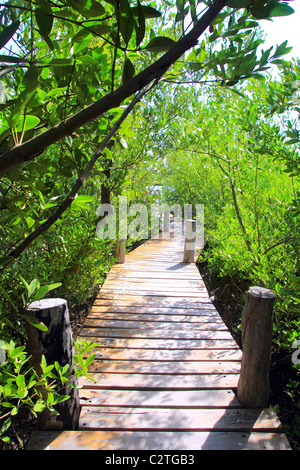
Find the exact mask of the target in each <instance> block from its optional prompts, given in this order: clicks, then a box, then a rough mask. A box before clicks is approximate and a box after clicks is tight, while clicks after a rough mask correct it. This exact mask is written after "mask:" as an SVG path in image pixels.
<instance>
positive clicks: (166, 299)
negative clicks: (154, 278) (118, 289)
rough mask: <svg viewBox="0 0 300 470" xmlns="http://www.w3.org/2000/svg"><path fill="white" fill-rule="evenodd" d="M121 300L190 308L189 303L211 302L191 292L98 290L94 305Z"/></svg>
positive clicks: (200, 304) (132, 302)
mask: <svg viewBox="0 0 300 470" xmlns="http://www.w3.org/2000/svg"><path fill="white" fill-rule="evenodd" d="M109 301H110V302H112V301H114V302H121V303H125V304H126V303H128V304H129V305H137V306H139V305H145V304H146V305H155V306H156V307H161V306H169V307H174V306H177V307H183V308H191V307H189V305H190V304H196V305H197V306H198V307H200V306H202V305H203V304H212V302H211V300H210V299H209V298H208V297H206V296H205V295H198V294H193V296H189V297H188V298H187V297H186V296H183V295H180V296H170V295H163V294H162V295H154V294H151V293H149V292H148V293H147V294H141V295H136V293H135V294H131V295H129V294H128V293H127V294H126V295H125V294H124V293H119V294H116V293H108V292H101V291H100V292H99V294H98V296H97V298H96V300H95V305H101V304H102V305H104V302H109Z"/></svg>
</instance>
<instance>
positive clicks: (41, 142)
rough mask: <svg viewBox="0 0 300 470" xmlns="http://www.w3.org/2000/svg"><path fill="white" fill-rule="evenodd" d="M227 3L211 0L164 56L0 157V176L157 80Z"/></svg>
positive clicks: (223, 0) (225, 1)
mask: <svg viewBox="0 0 300 470" xmlns="http://www.w3.org/2000/svg"><path fill="white" fill-rule="evenodd" d="M226 3H227V0H215V1H214V2H213V3H212V4H211V6H210V7H208V9H207V11H206V12H205V13H204V15H203V16H202V17H201V18H200V20H199V21H198V23H197V24H196V26H194V28H193V29H192V30H191V31H190V32H189V33H188V34H187V35H186V36H184V37H183V38H182V39H180V40H179V41H178V42H177V43H176V44H175V45H174V46H173V47H172V48H171V49H169V51H168V52H166V53H165V54H164V55H163V56H162V57H160V58H159V59H158V60H157V61H156V62H154V63H153V64H152V65H150V66H149V67H147V68H146V69H145V70H143V71H142V72H140V73H139V74H138V75H136V76H135V77H133V78H131V79H130V80H128V82H126V84H124V85H122V86H120V87H119V88H118V89H117V90H115V91H114V92H113V93H110V94H107V95H106V96H104V97H103V98H101V99H100V100H98V101H96V102H95V103H93V104H91V105H89V106H87V107H86V108H85V109H83V110H81V111H79V112H78V113H76V114H74V115H73V116H71V117H70V118H69V119H67V120H66V121H64V122H60V123H59V124H57V125H56V126H54V127H52V128H51V129H49V130H47V131H45V132H43V133H42V134H40V135H37V136H36V137H34V138H32V139H31V140H28V141H27V142H24V143H23V144H22V145H17V146H15V147H13V148H12V149H10V150H8V151H7V152H5V153H3V154H2V155H1V156H0V174H2V173H4V172H6V171H7V170H9V169H10V168H13V167H14V166H15V165H18V164H20V163H25V162H28V161H31V160H33V159H35V158H36V157H37V156H38V155H40V154H41V153H43V151H44V150H45V149H46V148H48V147H49V146H50V145H52V144H54V143H55V142H58V141H59V140H60V139H62V138H64V137H66V136H68V135H71V134H72V133H73V132H74V131H76V130H77V129H78V128H80V127H81V126H83V125H84V124H87V123H88V122H90V121H92V120H93V119H96V118H98V117H99V116H101V115H102V114H104V113H105V112H107V111H108V110H110V109H112V108H116V107H118V106H120V104H121V103H122V102H123V101H124V100H125V99H127V98H129V97H130V96H132V95H133V94H135V93H137V92H138V91H139V90H142V89H143V88H144V87H145V86H147V85H148V84H149V83H151V82H152V81H153V80H158V79H160V78H161V77H162V76H163V75H164V74H165V73H166V71H167V70H168V69H169V68H170V67H171V65H173V64H174V63H175V62H176V61H177V60H178V59H179V58H180V57H181V56H182V55H183V54H184V53H185V52H186V51H187V50H189V49H190V48H191V47H193V46H195V45H196V44H197V41H198V38H199V37H200V36H201V34H202V33H203V32H204V31H205V29H206V28H207V27H208V26H209V25H210V24H211V22H212V21H213V20H214V18H215V17H216V16H217V15H218V13H220V11H221V10H222V9H223V8H224V6H225V5H226Z"/></svg>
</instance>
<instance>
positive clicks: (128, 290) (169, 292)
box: [98, 285, 209, 301]
mask: <svg viewBox="0 0 300 470" xmlns="http://www.w3.org/2000/svg"><path fill="white" fill-rule="evenodd" d="M114 294H115V295H122V296H123V295H124V294H126V296H129V295H132V296H151V297H181V298H186V297H192V298H195V299H203V300H207V301H208V300H209V297H208V295H207V292H205V291H204V289H203V290H201V289H200V288H199V289H196V288H194V289H186V290H179V289H175V288H174V289H171V288H168V289H161V288H157V289H152V288H151V287H149V289H146V288H141V289H139V288H138V287H135V286H132V287H126V286H125V285H124V286H123V285H120V286H119V288H117V287H115V288H106V287H102V289H101V291H100V293H99V296H98V297H105V296H106V295H109V296H113V295H114Z"/></svg>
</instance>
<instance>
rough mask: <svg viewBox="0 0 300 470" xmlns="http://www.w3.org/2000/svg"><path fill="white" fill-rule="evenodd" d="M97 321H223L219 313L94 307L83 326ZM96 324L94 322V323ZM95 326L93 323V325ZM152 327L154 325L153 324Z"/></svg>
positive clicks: (198, 322) (217, 322) (199, 323)
mask: <svg viewBox="0 0 300 470" xmlns="http://www.w3.org/2000/svg"><path fill="white" fill-rule="evenodd" d="M96 321H98V322H99V323H98V325H99V324H100V325H101V326H102V325H103V326H104V323H103V322H104V321H108V322H113V321H115V322H121V321H122V322H126V324H128V322H142V323H143V322H145V323H151V324H153V325H156V324H157V325H158V326H159V324H160V323H171V324H174V323H175V324H176V323H178V324H180V325H182V326H184V325H186V324H188V325H195V327H197V325H205V324H207V323H208V324H209V323H215V324H219V325H223V326H224V323H223V321H222V319H221V317H219V315H216V314H214V315H208V314H206V315H177V314H176V315H174V314H172V313H170V314H168V315H160V314H158V313H157V314H149V315H147V314H142V313H136V314H135V313H130V312H129V313H124V312H123V311H122V309H120V312H119V311H118V310H117V309H116V310H115V312H105V311H104V312H103V311H100V312H99V311H98V310H96V309H95V308H94V309H93V311H91V312H90V313H89V315H88V316H87V318H86V320H85V326H87V325H91V322H96ZM95 324H96V323H95ZM93 326H95V325H93ZM153 328H154V326H153Z"/></svg>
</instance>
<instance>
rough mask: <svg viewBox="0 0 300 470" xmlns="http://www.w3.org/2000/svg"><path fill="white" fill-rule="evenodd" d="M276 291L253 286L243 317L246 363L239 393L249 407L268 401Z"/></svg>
mask: <svg viewBox="0 0 300 470" xmlns="http://www.w3.org/2000/svg"><path fill="white" fill-rule="evenodd" d="M274 299H275V295H274V294H273V292H271V291H270V290H269V289H265V288H263V287H250V289H249V291H248V292H247V298H246V304H245V308H244V313H243V317H242V350H243V357H242V364H241V373H240V378H239V382H238V389H237V395H238V399H239V401H240V402H241V404H242V406H243V407H245V408H265V407H266V406H267V404H268V400H269V393H270V385H269V373H270V362H271V342H272V310H273V303H274Z"/></svg>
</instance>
